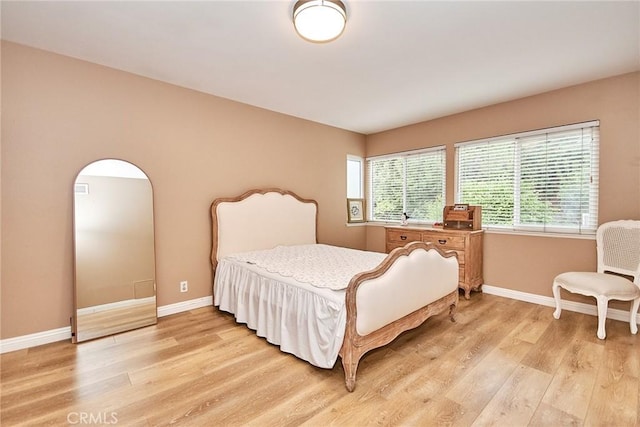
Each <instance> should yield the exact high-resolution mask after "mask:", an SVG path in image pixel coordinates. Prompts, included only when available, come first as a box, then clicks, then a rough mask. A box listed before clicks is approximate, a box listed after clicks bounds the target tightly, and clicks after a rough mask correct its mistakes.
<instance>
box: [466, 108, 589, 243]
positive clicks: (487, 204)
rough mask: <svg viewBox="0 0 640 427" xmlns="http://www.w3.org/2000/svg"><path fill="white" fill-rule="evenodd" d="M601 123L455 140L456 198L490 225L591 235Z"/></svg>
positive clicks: (495, 227)
mask: <svg viewBox="0 0 640 427" xmlns="http://www.w3.org/2000/svg"><path fill="white" fill-rule="evenodd" d="M598 147H599V122H597V121H595V122H589V123H580V124H576V125H569V126H562V127H558V128H551V129H543V130H538V131H532V132H525V133H521V134H517V135H508V136H503V137H497V138H490V139H485V140H481V141H471V142H465V143H460V144H456V166H457V177H456V184H457V188H456V202H457V203H468V204H470V205H480V206H482V225H483V228H488V229H492V228H494V229H505V230H523V231H541V232H558V233H577V234H593V233H595V230H596V228H597V225H598Z"/></svg>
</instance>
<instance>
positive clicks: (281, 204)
mask: <svg viewBox="0 0 640 427" xmlns="http://www.w3.org/2000/svg"><path fill="white" fill-rule="evenodd" d="M317 214H318V203H317V202H316V201H315V200H308V199H303V198H301V197H299V196H298V195H296V194H295V193H293V192H291V191H287V190H281V189H278V188H269V189H262V190H250V191H247V192H246V193H244V194H242V195H240V196H238V197H227V198H220V199H216V200H214V201H213V203H212V204H211V219H212V230H213V239H212V248H211V264H212V265H213V268H214V270H215V267H216V265H217V264H218V260H219V259H220V258H222V257H224V256H226V255H229V254H232V253H239V252H247V251H255V250H261V249H270V248H273V247H275V246H277V245H304V244H312V243H317V234H316V228H317V216H318V215H317Z"/></svg>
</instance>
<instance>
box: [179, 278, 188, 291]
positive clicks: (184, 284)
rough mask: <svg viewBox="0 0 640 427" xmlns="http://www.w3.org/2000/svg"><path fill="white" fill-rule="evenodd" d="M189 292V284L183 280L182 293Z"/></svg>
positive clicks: (181, 284) (181, 283)
mask: <svg viewBox="0 0 640 427" xmlns="http://www.w3.org/2000/svg"><path fill="white" fill-rule="evenodd" d="M188 290H189V282H187V281H186V280H183V281H182V282H180V292H187V291H188Z"/></svg>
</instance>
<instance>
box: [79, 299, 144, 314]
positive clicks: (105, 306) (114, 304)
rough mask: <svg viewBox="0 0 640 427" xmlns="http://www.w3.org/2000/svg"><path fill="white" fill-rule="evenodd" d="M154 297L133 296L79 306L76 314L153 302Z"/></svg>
mask: <svg viewBox="0 0 640 427" xmlns="http://www.w3.org/2000/svg"><path fill="white" fill-rule="evenodd" d="M155 302H156V297H146V298H135V299H127V300H123V301H117V302H110V303H107V304H101V305H93V306H91V307H85V308H79V309H78V316H80V315H82V314H93V313H99V312H101V311H106V310H113V309H114V308H130V307H136V306H138V305H146V304H155Z"/></svg>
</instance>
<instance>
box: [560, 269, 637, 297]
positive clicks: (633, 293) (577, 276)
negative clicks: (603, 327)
mask: <svg viewBox="0 0 640 427" xmlns="http://www.w3.org/2000/svg"><path fill="white" fill-rule="evenodd" d="M554 281H555V282H556V283H557V284H558V285H560V286H561V287H563V288H564V289H566V290H568V291H570V292H573V293H580V294H583V295H590V296H596V295H603V296H605V297H607V298H609V299H622V300H632V299H634V298H638V297H640V288H638V287H637V286H636V285H635V284H634V283H633V282H632V281H630V280H628V279H625V278H624V277H620V276H616V275H613V274H605V273H594V272H568V273H562V274H560V275H558V276H556V278H555V280H554Z"/></svg>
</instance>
